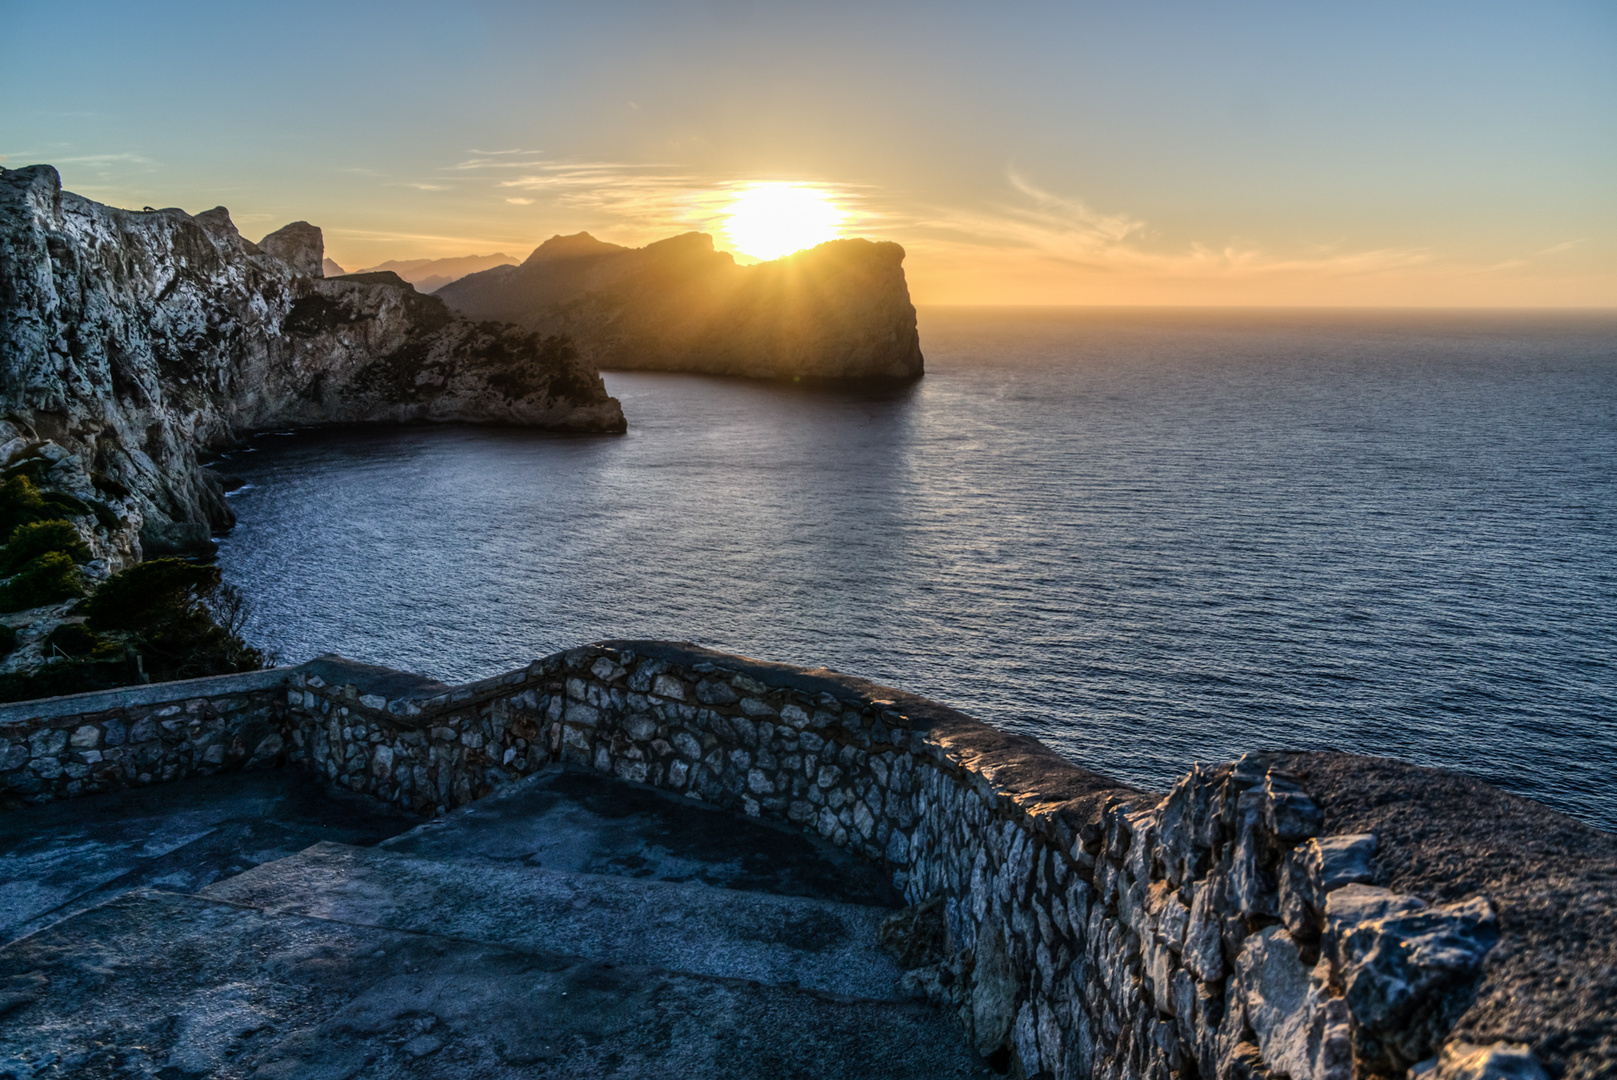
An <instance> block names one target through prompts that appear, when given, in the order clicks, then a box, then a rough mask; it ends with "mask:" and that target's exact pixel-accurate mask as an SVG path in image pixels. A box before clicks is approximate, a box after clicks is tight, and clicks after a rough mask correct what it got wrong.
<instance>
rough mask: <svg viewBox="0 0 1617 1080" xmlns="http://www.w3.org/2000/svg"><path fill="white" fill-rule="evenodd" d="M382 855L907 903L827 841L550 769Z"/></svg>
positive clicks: (637, 787) (609, 780) (394, 843)
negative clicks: (396, 853)
mask: <svg viewBox="0 0 1617 1080" xmlns="http://www.w3.org/2000/svg"><path fill="white" fill-rule="evenodd" d="M334 839H335V838H334ZM382 846H383V847H385V848H388V849H389V850H392V851H400V852H409V853H411V854H416V855H423V856H428V857H431V858H435V859H472V858H476V859H490V860H495V861H501V862H522V863H526V864H527V865H530V866H535V865H538V866H544V867H546V868H548V869H551V870H573V871H579V872H583V873H589V874H615V875H619V876H623V877H636V878H656V879H659V880H663V881H700V882H704V883H705V884H708V885H719V886H723V887H725V888H729V889H745V890H751V891H757V892H772V893H779V894H781V895H784V896H809V897H817V898H819V899H822V900H840V901H847V902H851V903H857V904H869V905H873V906H878V907H889V908H898V907H902V906H903V903H904V901H903V898H902V897H901V896H900V895H899V894H898V892H897V891H896V890H895V889H894V888H893V887H892V884H891V882H890V881H889V880H888V879H887V876H886V875H885V874H883V873H882V871H881V870H879V869H877V868H876V867H874V866H871V865H870V864H869V863H866V862H864V861H863V860H861V859H859V858H857V857H855V856H852V855H849V854H848V853H847V852H845V851H842V850H840V849H838V848H836V847H833V846H832V845H830V844H827V843H825V842H823V841H821V840H820V839H819V838H818V837H810V836H806V835H804V834H803V833H802V832H800V831H799V830H797V829H793V828H788V827H786V826H784V825H780V824H777V823H774V822H769V821H762V820H759V819H757V818H749V817H747V816H745V815H743V814H739V813H734V812H732V811H729V810H721V809H718V808H716V807H713V806H709V805H708V804H706V803H702V802H698V801H696V800H694V799H689V798H684V797H682V796H679V795H674V794H670V793H669V792H666V791H659V790H657V789H656V788H653V787H649V786H647V785H645V784H633V783H628V782H625V781H623V780H619V779H617V778H615V777H612V776H608V775H604V774H602V773H598V772H594V771H593V770H588V769H579V768H573V767H561V766H552V767H551V768H548V769H544V770H542V771H540V772H538V773H535V774H534V775H533V776H530V777H527V778H525V779H523V780H520V781H518V782H516V783H514V784H509V785H506V786H504V787H501V788H499V789H497V790H495V791H494V792H493V793H491V794H489V795H487V796H485V797H483V798H482V799H479V800H478V801H477V802H474V803H471V804H469V805H467V806H463V807H461V808H460V809H458V810H455V811H453V812H451V813H448V814H445V815H444V816H443V817H441V818H437V819H434V820H432V821H429V822H427V823H425V824H423V825H421V826H419V827H417V828H415V829H412V830H410V831H409V832H406V833H404V834H402V835H399V836H395V837H393V838H392V839H390V840H387V841H386V842H385V843H383V845H382Z"/></svg>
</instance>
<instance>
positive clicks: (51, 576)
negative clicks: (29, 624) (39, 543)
mask: <svg viewBox="0 0 1617 1080" xmlns="http://www.w3.org/2000/svg"><path fill="white" fill-rule="evenodd" d="M83 595H84V585H83V583H82V582H81V581H80V580H79V571H78V567H76V566H74V565H73V557H72V556H71V555H68V554H66V553H64V552H60V551H47V552H46V553H45V554H43V555H40V556H37V557H35V558H34V559H32V560H31V561H30V562H29V563H28V564H27V565H26V566H24V567H23V568H22V570H21V571H20V572H19V573H18V574H17V576H16V577H14V578H12V579H11V580H10V581H8V582H6V583H5V584H4V585H0V611H26V610H28V609H29V608H36V607H43V606H44V605H46V604H54V603H56V602H57V601H58V600H67V599H69V598H71V597H74V596H83Z"/></svg>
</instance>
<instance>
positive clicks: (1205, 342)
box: [219, 308, 1617, 829]
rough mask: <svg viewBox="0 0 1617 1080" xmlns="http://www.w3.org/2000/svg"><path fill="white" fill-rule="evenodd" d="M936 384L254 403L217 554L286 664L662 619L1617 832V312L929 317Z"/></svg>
mask: <svg viewBox="0 0 1617 1080" xmlns="http://www.w3.org/2000/svg"><path fill="white" fill-rule="evenodd" d="M920 322H921V344H922V349H923V351H924V353H925V355H926V367H927V374H926V376H925V377H924V378H923V379H921V380H919V381H917V382H915V383H913V384H911V385H906V386H902V387H896V388H894V387H887V388H870V387H857V388H846V387H843V388H835V387H828V386H823V385H810V384H806V383H779V382H765V381H752V380H742V379H724V378H711V377H704V376H694V375H675V374H660V373H631V372H608V373H607V374H606V375H605V379H606V384H607V388H608V390H609V391H610V392H611V393H613V394H614V395H616V396H617V397H618V398H619V399H620V400H621V401H622V402H623V409H624V413H625V414H626V416H627V417H628V421H629V431H628V434H626V435H621V436H570V437H569V436H557V435H547V434H543V433H536V432H529V431H522V430H511V429H493V428H474V427H462V426H432V427H399V428H378V427H369V428H352V429H336V430H331V429H327V430H313V431H294V432H282V433H272V434H267V435H264V436H261V437H259V438H257V439H255V440H254V441H253V442H252V443H251V444H250V445H249V446H248V447H246V448H244V449H243V450H242V451H240V452H237V453H234V454H233V455H231V457H230V458H229V460H227V461H226V462H222V463H221V464H220V465H219V468H220V469H222V470H225V471H228V472H230V473H233V474H235V475H237V476H240V477H241V478H243V479H244V480H245V481H246V484H245V486H243V487H242V488H240V489H239V490H238V491H236V492H235V493H234V494H233V495H232V497H231V505H232V506H233V508H234V509H235V512H236V514H237V517H238V521H237V524H236V526H235V528H234V530H233V531H231V532H230V533H229V534H228V535H227V536H226V537H224V538H223V540H222V544H221V549H220V553H219V563H220V565H221V566H222V568H223V570H224V574H225V577H226V579H227V580H229V581H231V582H233V583H235V584H236V585H238V586H239V587H240V588H241V590H242V591H243V592H244V594H245V595H246V597H247V599H248V601H249V603H250V605H251V609H252V614H251V617H250V621H249V623H248V630H247V634H248V636H249V638H250V639H251V640H252V641H253V642H254V643H255V644H258V645H260V646H263V647H265V648H267V649H270V650H272V651H273V652H274V653H275V654H276V655H277V656H278V657H279V658H280V659H281V660H282V661H283V662H288V663H290V662H296V661H301V660H304V659H307V658H309V657H312V656H315V655H318V654H321V653H326V652H337V653H341V654H343V655H345V656H349V657H353V658H355V659H359V660H365V661H370V662H373V663H378V664H386V665H389V666H392V667H397V668H403V669H408V670H411V671H417V672H422V673H425V674H427V675H430V676H433V677H435V678H438V679H441V680H444V681H446V682H450V683H457V682H461V681H465V680H471V679H477V678H482V677H485V676H489V675H494V674H498V673H501V672H504V671H507V670H510V669H513V668H516V667H518V666H521V665H524V664H527V663H528V662H529V661H531V660H533V659H534V658H536V657H540V656H545V655H548V654H550V653H554V652H557V651H560V650H563V649H566V648H569V647H572V646H575V645H579V644H583V643H586V642H590V641H595V640H600V639H604V638H666V639H677V640H685V641H692V642H695V643H697V644H701V645H706V646H710V647H712V648H716V649H722V650H725V651H729V652H735V653H742V654H746V655H749V656H753V657H758V658H761V659H767V660H777V661H784V662H788V663H793V664H800V665H805V666H810V667H818V666H824V667H828V668H833V669H835V670H837V671H842V672H846V673H849V674H853V675H859V676H863V677H866V678H869V679H873V680H876V681H878V682H882V683H886V684H890V685H893V686H898V687H901V688H903V689H905V690H910V691H913V692H917V693H921V694H925V695H928V696H931V697H934V698H937V699H939V700H942V701H944V702H946V703H948V704H950V705H953V706H955V707H957V708H959V709H961V710H963V711H965V712H967V713H969V714H971V715H973V716H976V717H977V718H979V719H981V720H983V721H986V722H988V723H990V724H994V725H998V726H1000V727H1002V728H1006V729H1009V730H1012V731H1018V732H1023V733H1026V734H1029V735H1033V736H1036V737H1037V738H1039V739H1041V740H1043V741H1044V742H1045V743H1047V744H1048V745H1050V746H1051V747H1053V748H1055V749H1056V750H1057V751H1059V752H1060V753H1062V754H1063V755H1065V756H1067V757H1068V758H1070V759H1071V760H1073V761H1074V762H1077V763H1078V764H1081V765H1084V766H1086V767H1088V768H1092V769H1096V770H1099V771H1101V772H1104V773H1107V774H1109V775H1111V776H1114V777H1116V778H1118V779H1120V780H1123V781H1125V782H1128V783H1131V784H1135V785H1139V786H1142V787H1145V788H1147V789H1152V790H1164V789H1165V788H1166V786H1167V785H1169V784H1171V783H1172V782H1173V780H1174V778H1175V777H1176V776H1178V775H1179V774H1181V773H1182V772H1183V771H1184V770H1185V769H1187V768H1188V767H1189V766H1190V765H1191V763H1192V762H1195V761H1203V762H1217V761H1223V760H1227V759H1230V758H1233V757H1236V756H1238V755H1240V754H1242V753H1244V752H1247V751H1250V750H1258V749H1326V748H1329V749H1336V750H1347V751H1353V752H1356V753H1361V754H1375V755H1385V756H1391V757H1397V758H1402V759H1405V760H1408V761H1413V762H1416V763H1419V764H1423V765H1436V766H1442V767H1445V768H1449V769H1456V770H1459V771H1461V772H1465V773H1469V774H1472V775H1474V776H1477V777H1480V778H1482V779H1484V780H1487V781H1490V782H1492V783H1495V784H1498V785H1500V786H1502V787H1504V788H1507V789H1509V790H1511V791H1514V792H1518V793H1520V794H1522V795H1526V796H1530V797H1532V798H1534V799H1538V800H1541V801H1543V802H1545V803H1547V804H1549V805H1551V806H1553V807H1555V808H1557V809H1559V810H1561V811H1564V812H1566V813H1568V814H1572V815H1575V816H1577V817H1579V818H1582V819H1583V820H1585V821H1588V822H1590V823H1593V824H1595V825H1597V826H1600V827H1602V828H1605V829H1617V316H1614V315H1613V314H1611V313H1605V314H1588V315H1569V314H1565V313H1553V314H1552V313H1542V312H1538V313H1534V312H1527V313H1483V314H1479V313H1474V312H1397V311H1379V312H1362V311H1354V312H1342V311H1334V312H1332V311H1295V310H1290V311H1287V310H1266V311H1255V310H1206V309H1203V310H1165V309H1120V310H1109V309H1027V308H1020V309H985V308H936V309H930V308H926V309H922V311H921V313H920Z"/></svg>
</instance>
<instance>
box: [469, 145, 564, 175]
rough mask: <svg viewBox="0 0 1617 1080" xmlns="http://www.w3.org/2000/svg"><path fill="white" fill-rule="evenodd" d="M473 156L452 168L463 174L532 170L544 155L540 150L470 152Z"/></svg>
mask: <svg viewBox="0 0 1617 1080" xmlns="http://www.w3.org/2000/svg"><path fill="white" fill-rule="evenodd" d="M467 153H469V154H471V155H472V156H471V157H469V158H467V159H466V160H465V161H462V162H458V163H456V164H455V165H453V166H452V168H454V169H457V170H459V171H461V172H466V171H471V170H477V169H531V168H533V166H534V163H535V162H537V161H538V160H539V159H540V158H542V157H543V156H544V155H543V153H542V152H541V151H538V150H468V151H467Z"/></svg>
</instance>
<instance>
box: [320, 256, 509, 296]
mask: <svg viewBox="0 0 1617 1080" xmlns="http://www.w3.org/2000/svg"><path fill="white" fill-rule="evenodd" d="M514 262H516V260H515V259H513V258H512V257H511V256H509V255H507V254H505V253H504V252H495V253H494V254H493V255H459V256H456V257H455V258H452V259H389V260H388V261H387V262H385V263H379V264H377V265H376V266H367V267H365V268H364V269H363V270H356V271H354V272H355V273H356V274H371V273H375V272H377V271H379V270H391V271H393V272H394V273H395V274H397V275H399V277H401V278H403V279H404V280H405V281H408V282H409V283H410V284H412V285H414V286H415V288H416V291H417V292H423V293H430V292H435V291H437V290H438V289H441V288H443V287H444V286H445V285H448V284H449V283H450V282H451V281H459V280H460V279H461V278H463V277H465V276H466V275H467V274H475V273H477V272H478V271H479V270H487V269H489V268H490V267H494V266H507V265H510V264H511V263H514ZM326 276H327V277H331V276H333V275H332V273H331V272H330V271H329V270H328V271H326Z"/></svg>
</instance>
